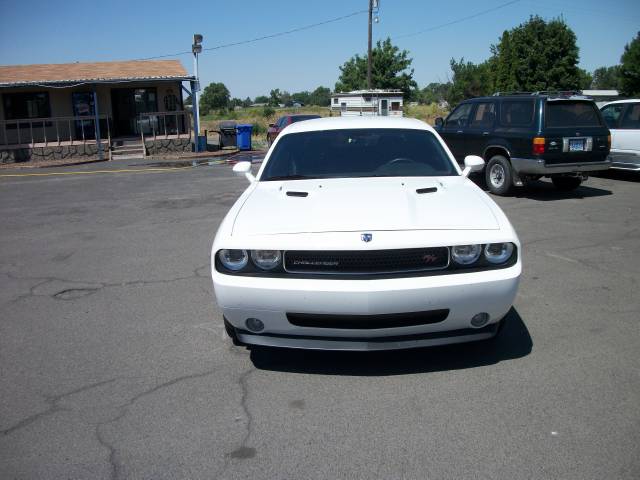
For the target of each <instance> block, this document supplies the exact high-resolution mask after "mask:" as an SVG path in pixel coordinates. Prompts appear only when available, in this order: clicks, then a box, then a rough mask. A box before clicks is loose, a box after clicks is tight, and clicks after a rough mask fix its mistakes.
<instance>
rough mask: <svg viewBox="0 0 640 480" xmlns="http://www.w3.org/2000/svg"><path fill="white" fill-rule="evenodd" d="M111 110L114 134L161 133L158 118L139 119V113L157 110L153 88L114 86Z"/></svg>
mask: <svg viewBox="0 0 640 480" xmlns="http://www.w3.org/2000/svg"><path fill="white" fill-rule="evenodd" d="M111 111H112V112H113V129H114V135H116V136H133V135H140V132H141V131H142V132H144V134H145V135H147V134H151V133H153V131H154V129H155V131H156V133H161V132H159V130H158V118H157V117H152V118H151V119H150V118H145V119H144V120H141V119H140V114H141V113H146V112H157V111H158V102H157V97H156V89H155V88H114V89H112V90H111Z"/></svg>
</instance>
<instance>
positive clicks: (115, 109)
mask: <svg viewBox="0 0 640 480" xmlns="http://www.w3.org/2000/svg"><path fill="white" fill-rule="evenodd" d="M111 112H112V114H113V134H114V136H116V137H122V136H133V135H135V128H134V122H133V120H134V119H135V116H136V108H135V105H134V103H133V95H132V90H131V89H129V88H114V89H112V90H111Z"/></svg>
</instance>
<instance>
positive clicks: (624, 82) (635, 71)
mask: <svg viewBox="0 0 640 480" xmlns="http://www.w3.org/2000/svg"><path fill="white" fill-rule="evenodd" d="M620 88H621V90H622V93H623V95H627V96H629V97H635V96H638V95H640V32H638V34H637V35H636V37H635V38H634V39H633V40H631V43H628V44H627V45H625V47H624V53H623V54H622V57H621V58H620Z"/></svg>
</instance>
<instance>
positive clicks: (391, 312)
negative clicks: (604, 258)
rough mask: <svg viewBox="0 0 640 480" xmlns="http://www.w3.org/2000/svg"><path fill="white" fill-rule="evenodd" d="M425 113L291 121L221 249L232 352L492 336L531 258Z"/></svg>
mask: <svg viewBox="0 0 640 480" xmlns="http://www.w3.org/2000/svg"><path fill="white" fill-rule="evenodd" d="M483 164H484V161H483V160H482V159H481V158H479V157H474V156H469V157H467V158H466V159H465V168H464V170H462V169H461V168H460V167H459V166H458V164H457V163H456V162H455V160H454V158H453V157H452V156H451V155H450V153H449V152H448V150H447V148H446V146H445V144H444V142H443V141H442V139H441V138H440V137H439V136H438V134H437V133H436V132H435V131H434V130H433V129H432V128H431V127H430V126H428V125H427V124H426V123H424V122H421V121H419V120H415V119H406V118H405V119H402V118H384V117H368V118H360V117H338V118H323V119H318V120H310V121H308V122H300V123H296V124H295V125H291V126H289V127H287V128H286V129H285V130H284V131H283V132H282V134H281V135H280V137H279V138H278V141H277V142H276V143H275V144H274V146H273V147H272V149H271V150H270V151H269V152H268V153H267V156H266V157H265V159H264V162H263V163H262V166H261V167H260V170H259V172H258V173H257V176H256V177H254V176H253V175H252V173H251V170H250V169H251V164H250V163H249V162H240V163H238V164H236V165H235V166H234V168H233V170H234V171H235V172H237V173H239V174H243V175H246V176H247V178H248V179H249V181H250V185H249V187H248V188H247V189H246V191H245V192H244V193H243V194H242V195H241V196H240V198H239V199H238V201H237V202H236V203H235V204H234V205H233V207H232V208H231V209H230V210H229V212H228V213H227V215H226V217H225V219H224V220H223V222H222V224H221V225H220V228H219V230H218V233H217V234H216V237H215V240H214V242H213V247H212V249H211V274H212V278H213V286H214V290H215V295H216V299H217V304H218V307H219V308H220V309H221V310H222V314H223V318H224V325H225V328H226V331H227V333H228V334H229V336H230V337H231V338H232V339H233V341H234V342H235V343H236V344H252V345H265V346H275V347H291V348H312V349H335V350H382V349H401V348H413V347H422V346H429V345H442V344H447V343H458V342H467V341H473V340H483V339H489V338H491V337H493V336H495V335H496V334H497V332H498V331H499V328H500V326H501V325H503V324H504V323H503V322H504V320H503V319H504V318H505V316H506V315H507V313H508V312H509V310H510V308H511V305H512V303H513V300H514V298H515V295H516V291H517V288H518V282H519V278H520V273H521V268H522V267H521V259H520V258H521V250H520V242H519V240H518V237H517V235H516V233H515V231H514V229H513V227H512V226H511V224H510V223H509V220H508V219H507V217H506V216H505V214H504V213H503V212H502V210H500V208H499V207H498V206H497V205H496V204H495V203H494V202H493V200H491V198H489V196H488V195H487V194H486V193H484V192H483V191H482V190H481V189H480V188H478V187H477V186H476V185H475V184H474V183H473V182H472V181H470V180H469V179H468V178H467V176H468V175H469V173H470V172H471V171H474V170H477V169H481V168H482V166H483Z"/></svg>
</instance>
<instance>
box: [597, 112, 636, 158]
mask: <svg viewBox="0 0 640 480" xmlns="http://www.w3.org/2000/svg"><path fill="white" fill-rule="evenodd" d="M619 105H624V106H625V107H626V108H625V109H624V111H622V112H620V118H619V119H618V125H617V128H615V129H611V160H612V161H613V162H615V163H618V164H624V165H616V166H621V167H627V168H639V167H640V102H635V103H625V104H614V105H609V106H608V107H605V108H604V109H603V111H602V113H603V115H605V121H607V116H606V113H608V112H605V110H607V109H609V107H617V106H619Z"/></svg>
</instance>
